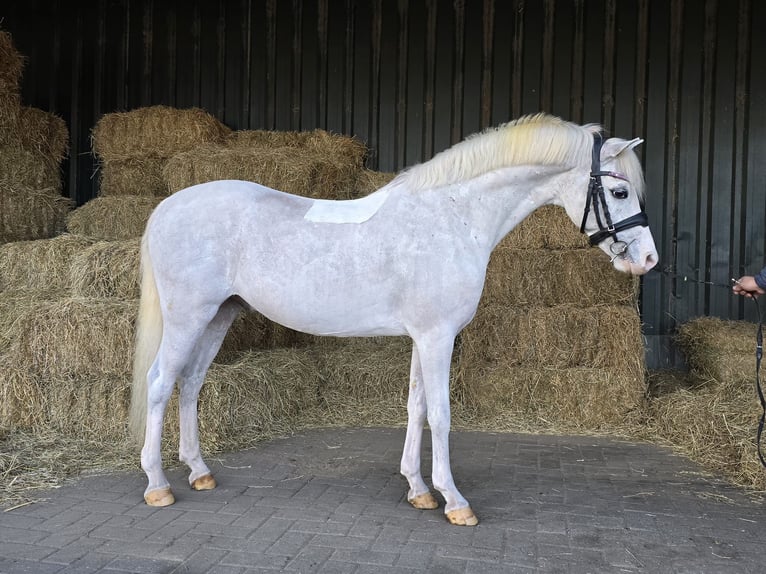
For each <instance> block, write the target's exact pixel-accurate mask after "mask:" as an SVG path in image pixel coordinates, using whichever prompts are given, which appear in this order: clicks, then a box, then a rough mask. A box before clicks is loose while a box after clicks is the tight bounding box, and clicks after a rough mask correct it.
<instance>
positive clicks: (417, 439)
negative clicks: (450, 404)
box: [401, 342, 439, 509]
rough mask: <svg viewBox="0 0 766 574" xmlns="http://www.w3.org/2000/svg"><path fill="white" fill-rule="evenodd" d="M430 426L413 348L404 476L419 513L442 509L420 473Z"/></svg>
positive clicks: (409, 496)
mask: <svg viewBox="0 0 766 574" xmlns="http://www.w3.org/2000/svg"><path fill="white" fill-rule="evenodd" d="M425 422H426V395H425V390H424V388H423V373H422V371H421V369H420V359H419V357H418V347H417V345H415V343H414V342H413V344H412V362H411V364H410V390H409V397H408V399H407V437H406V438H405V439H404V452H403V453H402V465H401V473H402V474H403V475H404V476H405V478H406V479H407V482H409V484H410V490H409V492H408V493H407V500H408V501H409V503H410V504H412V506H414V507H415V508H419V509H433V508H437V507H438V506H439V503H438V502H437V501H436V498H434V496H433V494H431V492H430V491H429V489H428V486H426V483H425V482H424V481H423V476H422V474H421V470H420V452H421V444H422V441H423V425H424V424H425Z"/></svg>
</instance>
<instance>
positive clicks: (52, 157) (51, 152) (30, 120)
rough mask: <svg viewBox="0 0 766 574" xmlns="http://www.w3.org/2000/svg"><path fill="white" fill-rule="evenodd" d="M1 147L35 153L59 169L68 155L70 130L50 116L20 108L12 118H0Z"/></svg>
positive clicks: (42, 112) (29, 108) (23, 107)
mask: <svg viewBox="0 0 766 574" xmlns="http://www.w3.org/2000/svg"><path fill="white" fill-rule="evenodd" d="M0 145H2V146H9V147H18V148H21V149H25V150H29V151H33V152H36V153H38V154H39V155H41V156H42V157H45V158H47V159H48V160H49V161H50V162H51V163H53V164H57V165H58V164H60V163H61V162H62V161H63V160H64V158H65V157H66V155H67V153H68V151H69V129H68V128H67V125H66V122H65V121H64V120H63V119H62V118H60V117H58V116H56V115H54V114H52V113H50V112H46V111H44V110H40V109H37V108H33V107H29V106H21V107H19V109H18V111H17V112H16V113H14V114H13V115H12V117H8V118H3V117H2V115H0Z"/></svg>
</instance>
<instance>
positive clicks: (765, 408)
mask: <svg viewBox="0 0 766 574" xmlns="http://www.w3.org/2000/svg"><path fill="white" fill-rule="evenodd" d="M657 273H660V274H662V275H667V276H669V277H673V278H681V279H683V281H684V282H691V283H698V284H700V285H711V286H713V287H725V288H726V289H730V288H731V286H730V285H726V284H724V283H716V282H714V281H702V280H700V279H690V278H688V277H687V276H685V275H684V276H683V277H681V276H680V275H678V274H676V273H671V272H669V271H659V270H658V271H657ZM732 281H736V279H732ZM751 299H752V300H753V303H754V304H755V310H756V314H757V316H758V330H757V331H756V334H755V391H756V393H757V394H758V401H759V402H760V404H761V416H760V418H759V419H758V430H757V432H756V435H755V448H756V452H757V453H758V459H759V460H760V461H761V466H763V467H764V468H766V456H764V454H763V449H762V447H761V438H762V436H763V429H764V427H765V426H766V397H764V394H763V388H762V387H761V360H762V359H763V318H762V316H761V306H760V304H759V303H758V298H757V297H751Z"/></svg>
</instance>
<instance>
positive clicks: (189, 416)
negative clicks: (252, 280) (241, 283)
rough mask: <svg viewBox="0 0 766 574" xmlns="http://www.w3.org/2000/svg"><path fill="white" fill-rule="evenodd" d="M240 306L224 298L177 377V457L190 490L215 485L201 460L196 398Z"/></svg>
mask: <svg viewBox="0 0 766 574" xmlns="http://www.w3.org/2000/svg"><path fill="white" fill-rule="evenodd" d="M241 310H242V307H241V306H240V305H239V304H238V303H236V302H235V301H231V300H230V301H226V302H224V304H223V305H221V308H220V309H219V310H218V313H217V314H216V316H215V317H214V318H213V320H212V321H211V322H210V324H209V325H208V326H207V329H205V332H204V333H203V334H202V336H201V337H200V339H199V341H198V342H197V344H196V346H195V347H194V352H193V355H192V357H191V359H190V361H189V363H188V364H187V366H186V367H185V368H184V370H183V372H182V373H181V378H180V380H179V390H180V394H179V399H180V400H179V402H178V413H179V420H180V427H181V438H180V441H179V448H178V457H179V459H180V460H181V462H184V463H186V465H188V466H189V468H190V470H191V472H190V474H189V484H190V485H191V487H192V488H193V489H194V490H210V489H212V488H215V486H216V484H215V479H214V478H213V476H212V474H211V473H210V469H209V468H208V467H207V465H206V464H205V461H203V460H202V455H201V453H200V448H199V429H198V422H197V418H198V415H197V400H198V398H199V392H200V389H201V388H202V383H203V381H204V379H205V373H206V372H207V370H208V368H210V364H211V363H212V362H213V359H215V356H216V354H217V353H218V350H219V349H220V348H221V343H223V339H224V337H225V336H226V333H227V331H228V330H229V327H231V324H232V322H233V321H234V319H235V318H236V317H237V315H238V314H239V312H240V311H241Z"/></svg>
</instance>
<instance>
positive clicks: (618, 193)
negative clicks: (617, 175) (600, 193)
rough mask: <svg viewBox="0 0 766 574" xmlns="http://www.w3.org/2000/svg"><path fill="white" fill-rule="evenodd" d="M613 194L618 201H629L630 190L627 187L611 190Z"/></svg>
mask: <svg viewBox="0 0 766 574" xmlns="http://www.w3.org/2000/svg"><path fill="white" fill-rule="evenodd" d="M610 191H611V192H612V195H613V196H614V197H616V198H617V199H627V197H628V188H627V187H622V186H620V187H615V188H614V189H611V190H610Z"/></svg>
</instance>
